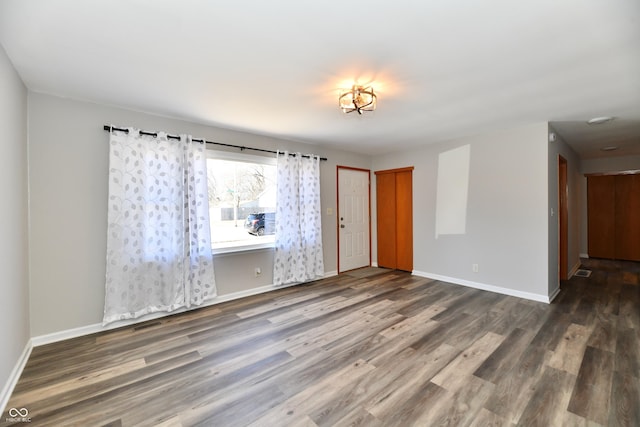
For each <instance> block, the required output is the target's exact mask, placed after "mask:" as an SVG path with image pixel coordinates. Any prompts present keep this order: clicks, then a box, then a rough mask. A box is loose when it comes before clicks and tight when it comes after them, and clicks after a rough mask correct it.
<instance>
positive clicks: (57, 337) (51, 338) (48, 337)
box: [31, 270, 338, 347]
mask: <svg viewBox="0 0 640 427" xmlns="http://www.w3.org/2000/svg"><path fill="white" fill-rule="evenodd" d="M337 275H338V272H337V271H335V270H334V271H328V272H325V273H324V276H323V278H328V277H333V276H337ZM300 284H301V283H292V284H288V285H284V286H275V285H273V284H271V285H265V286H260V287H258V288H252V289H247V290H244V291H238V292H233V293H230V294H226V295H220V296H217V297H215V298H214V299H212V300H211V301H207V302H205V303H203V304H201V305H199V306H197V307H191V308H188V309H187V308H181V309H178V310H174V311H172V312H157V313H150V314H147V315H145V316H142V317H139V318H137V319H128V320H121V321H118V322H112V323H109V324H108V325H106V326H103V325H102V323H94V324H93V325H87V326H80V327H78V328H72V329H66V330H64V331H59V332H53V333H50V334H45V335H39V336H37V337H33V338H31V342H32V345H33V347H38V346H41V345H45V344H51V343H54V342H58V341H64V340H68V339H71V338H77V337H81V336H84V335H90V334H95V333H97V332H104V331H109V330H112V329H117V328H122V327H125V326H131V325H135V324H136V323H141V322H146V321H149V320H154V319H159V318H161V317H165V316H169V315H173V314H179V313H184V312H186V311H190V310H197V309H199V308H204V307H209V306H212V305H216V304H222V303H223V302H227V301H233V300H237V299H240V298H246V297H250V296H252V295H258V294H264V293H266V292H270V291H275V290H276V289H284V288H289V287H291V286H297V285H300Z"/></svg>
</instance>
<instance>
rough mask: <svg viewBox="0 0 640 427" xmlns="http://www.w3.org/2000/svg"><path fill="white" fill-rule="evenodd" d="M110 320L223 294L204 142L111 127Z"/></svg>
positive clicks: (107, 306) (106, 311)
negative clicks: (217, 283) (212, 230)
mask: <svg viewBox="0 0 640 427" xmlns="http://www.w3.org/2000/svg"><path fill="white" fill-rule="evenodd" d="M109 143H110V144H109V145H110V152H109V200H108V203H109V206H108V214H107V216H108V218H107V219H108V234H107V272H106V292H105V304H104V318H103V324H106V323H109V322H113V321H116V320H124V319H132V318H137V317H140V316H142V315H144V314H147V313H153V312H157V311H173V310H175V309H177V308H181V307H190V306H192V305H199V304H201V303H202V302H203V301H205V300H208V299H211V298H213V297H215V296H216V286H215V278H214V273H213V258H212V254H211V235H210V232H209V202H208V194H207V193H208V190H207V173H206V154H205V148H204V144H201V143H197V142H193V141H192V140H191V137H190V136H186V135H181V136H180V140H179V141H177V140H170V139H169V138H167V135H166V134H165V133H158V134H157V137H153V136H149V135H141V134H140V132H139V131H138V130H135V129H132V128H129V132H128V133H124V132H111V134H110V141H109Z"/></svg>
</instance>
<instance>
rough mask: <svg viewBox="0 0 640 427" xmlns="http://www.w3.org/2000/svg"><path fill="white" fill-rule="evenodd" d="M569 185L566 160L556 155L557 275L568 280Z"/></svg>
mask: <svg viewBox="0 0 640 427" xmlns="http://www.w3.org/2000/svg"><path fill="white" fill-rule="evenodd" d="M568 199H569V186H568V185H567V160H566V159H565V158H564V157H562V156H558V223H559V225H558V276H559V278H560V280H568V279H569V278H568V277H567V264H568V262H569V254H568V249H569V208H568V202H569V200H568Z"/></svg>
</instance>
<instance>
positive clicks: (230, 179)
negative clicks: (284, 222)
mask: <svg viewBox="0 0 640 427" xmlns="http://www.w3.org/2000/svg"><path fill="white" fill-rule="evenodd" d="M207 156H208V158H207V178H208V183H209V215H210V222H211V245H212V247H213V249H214V251H215V252H232V251H237V250H246V249H256V248H261V247H272V246H273V243H274V241H275V235H274V233H275V212H276V159H275V158H269V157H260V156H251V155H246V154H235V153H226V152H216V151H208V154H207Z"/></svg>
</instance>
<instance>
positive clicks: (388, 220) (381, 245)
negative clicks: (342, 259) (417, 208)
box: [376, 172, 396, 269]
mask: <svg viewBox="0 0 640 427" xmlns="http://www.w3.org/2000/svg"><path fill="white" fill-rule="evenodd" d="M376 205H377V209H376V212H377V228H376V229H377V231H378V267H385V268H393V269H395V268H396V175H395V174H394V173H383V174H378V173H377V172H376Z"/></svg>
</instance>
